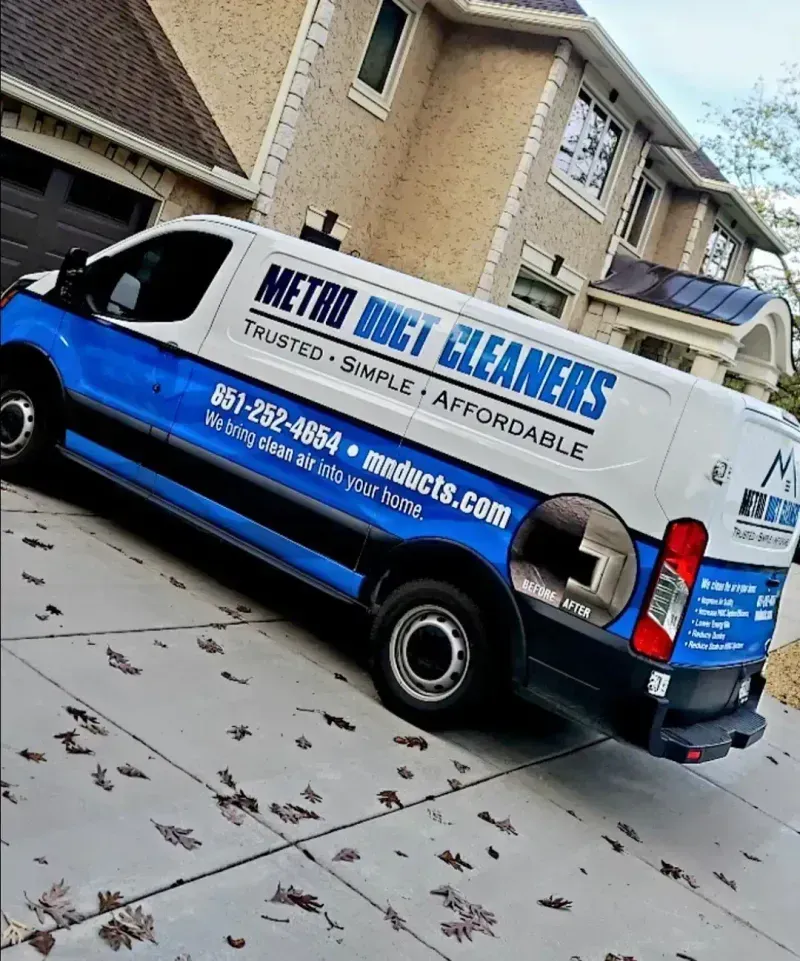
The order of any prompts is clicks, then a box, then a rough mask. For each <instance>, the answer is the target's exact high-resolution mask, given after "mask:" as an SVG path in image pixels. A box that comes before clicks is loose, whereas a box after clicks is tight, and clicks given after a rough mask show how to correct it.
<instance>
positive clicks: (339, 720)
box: [321, 711, 356, 731]
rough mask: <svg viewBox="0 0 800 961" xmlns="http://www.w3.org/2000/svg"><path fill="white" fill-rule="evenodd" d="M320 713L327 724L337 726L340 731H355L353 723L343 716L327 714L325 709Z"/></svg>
mask: <svg viewBox="0 0 800 961" xmlns="http://www.w3.org/2000/svg"><path fill="white" fill-rule="evenodd" d="M321 713H322V716H323V717H324V718H325V720H326V721H327V722H328V724H329V725H331V724H332V725H333V726H334V727H338V728H339V729H340V730H342V731H355V729H356V726H355V724H351V723H350V722H349V721H346V720H345V719H344V718H343V717H337V716H336V715H335V714H328V712H327V711H322V712H321Z"/></svg>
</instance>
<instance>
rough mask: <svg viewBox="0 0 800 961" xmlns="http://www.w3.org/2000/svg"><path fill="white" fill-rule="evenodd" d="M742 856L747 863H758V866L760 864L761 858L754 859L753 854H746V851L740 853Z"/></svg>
mask: <svg viewBox="0 0 800 961" xmlns="http://www.w3.org/2000/svg"><path fill="white" fill-rule="evenodd" d="M742 854H743V855H744V856H745V857H746V858H747V860H748V861H758V863H759V864H760V863H761V858H759V857H756V855H755V854H748V853H747V851H742Z"/></svg>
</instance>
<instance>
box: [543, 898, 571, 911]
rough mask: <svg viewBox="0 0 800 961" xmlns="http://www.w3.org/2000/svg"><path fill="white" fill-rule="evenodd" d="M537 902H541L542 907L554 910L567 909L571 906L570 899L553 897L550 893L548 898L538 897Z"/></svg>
mask: <svg viewBox="0 0 800 961" xmlns="http://www.w3.org/2000/svg"><path fill="white" fill-rule="evenodd" d="M537 904H541V906H542V907H543V908H555V910H556V911H569V909H570V908H571V907H572V901H568V900H567V899H566V898H557V897H554V896H553V895H552V894H551V895H550V897H548V898H539V900H538V902H537Z"/></svg>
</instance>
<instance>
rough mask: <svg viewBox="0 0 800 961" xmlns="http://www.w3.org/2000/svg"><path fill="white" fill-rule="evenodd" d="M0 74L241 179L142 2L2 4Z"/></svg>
mask: <svg viewBox="0 0 800 961" xmlns="http://www.w3.org/2000/svg"><path fill="white" fill-rule="evenodd" d="M0 49H1V51H2V62H3V71H4V72H5V73H8V74H10V75H11V76H12V77H15V78H16V79H18V80H22V81H25V82H26V83H29V84H31V85H32V86H34V87H36V88H37V89H39V90H43V91H45V92H46V93H49V94H52V95H53V96H56V97H59V98H60V99H62V100H65V101H67V102H68V103H70V104H72V105H74V106H76V107H80V108H82V109H84V110H88V111H90V112H91V113H93V114H96V115H97V116H99V117H102V118H103V119H105V120H108V121H111V122H112V123H115V124H117V125H118V126H120V127H124V128H126V129H127V130H130V131H131V132H132V133H135V134H138V135H139V136H141V137H145V138H147V139H148V140H151V141H154V142H155V143H157V144H159V145H161V146H163V147H168V148H170V149H172V150H174V151H176V152H177V153H180V154H182V155H183V156H185V157H189V158H190V159H192V160H195V161H197V162H198V163H200V164H203V166H206V167H213V166H214V165H218V166H220V167H223V168H224V169H226V170H229V171H231V172H233V173H236V174H243V173H244V171H243V170H242V169H241V167H240V166H239V164H238V162H237V160H236V158H235V156H234V155H233V152H232V150H231V148H230V147H229V146H228V143H227V142H226V140H225V138H224V137H223V135H222V133H221V132H220V130H219V128H218V127H217V125H216V123H215V122H214V120H213V118H212V116H211V113H210V112H209V110H208V107H207V106H206V105H205V103H204V102H203V99H202V97H201V96H200V94H199V93H198V91H197V88H196V87H195V86H194V84H193V83H192V81H191V79H190V77H189V75H188V74H187V73H186V71H185V70H184V68H183V65H182V64H181V62H180V60H179V59H178V56H177V54H176V53H175V51H174V49H173V48H172V45H171V44H170V42H169V40H168V39H167V37H166V36H165V34H164V31H163V30H162V29H161V26H160V24H159V23H158V21H157V20H156V18H155V16H154V15H153V13H152V11H151V10H150V8H149V6H148V5H147V3H146V0H2V47H1V48H0Z"/></svg>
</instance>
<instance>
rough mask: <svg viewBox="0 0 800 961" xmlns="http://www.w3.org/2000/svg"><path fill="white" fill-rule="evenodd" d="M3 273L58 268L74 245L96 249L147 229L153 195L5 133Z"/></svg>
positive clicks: (10, 276)
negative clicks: (68, 162) (24, 144)
mask: <svg viewBox="0 0 800 961" xmlns="http://www.w3.org/2000/svg"><path fill="white" fill-rule="evenodd" d="M0 145H2V229H1V230H0V235H1V236H2V247H1V248H0V254H2V272H1V274H2V276H1V277H0V284H1V285H2V287H6V286H7V285H8V284H10V283H11V282H12V281H13V280H15V279H16V278H17V277H19V275H20V274H27V273H30V272H31V271H35V270H51V269H53V268H54V267H58V266H59V265H60V263H61V259H62V257H63V256H64V254H65V253H66V252H67V251H68V250H69V248H70V247H83V248H84V249H85V250H88V251H89V253H90V254H91V253H94V252H95V251H97V250H101V249H102V248H103V247H107V246H108V245H109V244H113V243H116V241H118V240H122V239H123V238H124V237H129V236H130V235H131V234H133V233H136V231H137V230H141V229H142V228H143V227H144V226H146V224H147V220H148V217H149V216H150V211H151V209H152V206H153V200H152V199H151V198H150V197H145V196H143V195H142V194H139V193H136V192H135V191H133V190H128V188H127V187H122V186H120V185H119V184H115V183H112V182H111V181H110V180H104V179H103V178H102V177H97V176H95V175H94V174H90V173H86V172H85V171H83V170H78V169H77V168H76V167H70V166H67V165H66V164H63V163H60V162H58V161H55V160H53V159H52V158H50V157H46V156H45V155H44V154H41V153H39V152H38V151H35V150H29V149H28V148H26V147H21V146H20V145H19V144H16V143H13V142H11V141H10V140H6V139H5V138H3V139H2V140H0Z"/></svg>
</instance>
